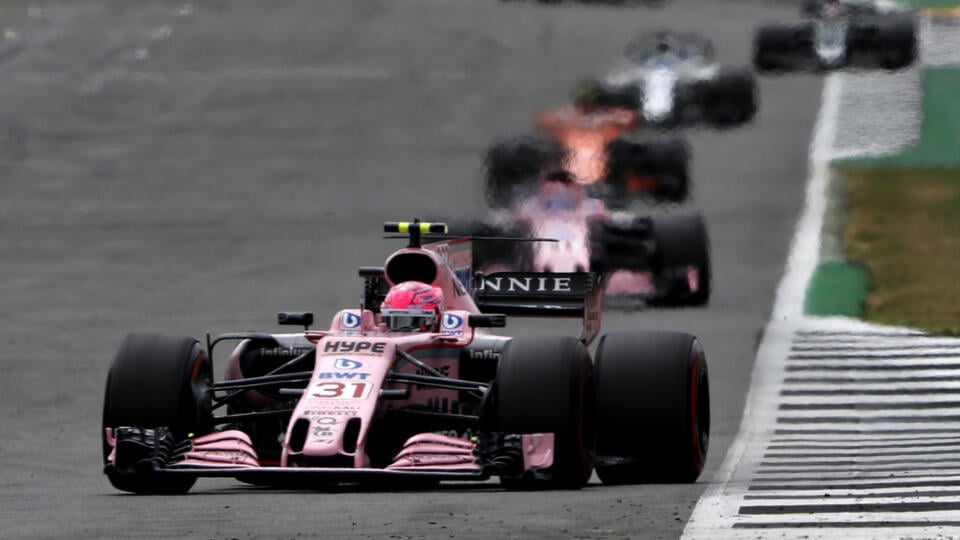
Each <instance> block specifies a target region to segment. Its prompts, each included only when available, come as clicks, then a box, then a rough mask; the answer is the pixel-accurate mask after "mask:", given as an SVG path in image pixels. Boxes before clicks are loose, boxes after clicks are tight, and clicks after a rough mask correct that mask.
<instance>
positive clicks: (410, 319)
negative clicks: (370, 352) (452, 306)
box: [380, 281, 446, 332]
mask: <svg viewBox="0 0 960 540" xmlns="http://www.w3.org/2000/svg"><path fill="white" fill-rule="evenodd" d="M444 311H446V307H445V306H444V303H443V289H441V288H440V287H431V286H430V285H427V284H426V283H423V282H422V281H404V282H403V283H398V284H397V285H394V286H393V287H391V288H390V292H388V293H387V297H386V298H385V299H384V300H383V304H381V305H380V314H381V315H382V316H383V322H384V323H385V324H386V325H387V328H389V329H390V330H391V331H393V332H426V331H430V330H432V329H435V328H436V327H437V323H438V322H439V321H440V319H441V318H442V317H443V313H444Z"/></svg>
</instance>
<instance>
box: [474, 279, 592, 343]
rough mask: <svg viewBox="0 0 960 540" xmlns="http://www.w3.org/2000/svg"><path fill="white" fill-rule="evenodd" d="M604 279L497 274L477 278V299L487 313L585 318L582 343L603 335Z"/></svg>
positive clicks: (475, 280) (475, 283) (581, 336)
mask: <svg viewBox="0 0 960 540" xmlns="http://www.w3.org/2000/svg"><path fill="white" fill-rule="evenodd" d="M600 279H601V278H600V276H599V275H598V274H594V273H592V272H569V273H549V272H497V273H494V274H488V275H484V274H480V273H477V274H475V275H474V277H473V299H474V301H475V302H476V304H477V307H479V308H480V311H483V312H485V313H503V314H505V315H514V316H520V317H570V318H577V317H582V318H583V331H582V332H581V334H580V340H581V341H583V342H584V343H586V344H589V343H590V342H592V341H593V340H594V338H596V336H597V334H598V333H599V332H600V314H601V310H602V305H601V299H602V297H603V295H602V293H601V289H602V287H601V283H600Z"/></svg>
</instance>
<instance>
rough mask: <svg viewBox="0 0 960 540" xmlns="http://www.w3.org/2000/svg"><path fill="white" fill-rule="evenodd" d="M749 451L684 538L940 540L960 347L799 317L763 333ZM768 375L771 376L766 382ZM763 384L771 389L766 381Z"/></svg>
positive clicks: (959, 414)
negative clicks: (930, 539)
mask: <svg viewBox="0 0 960 540" xmlns="http://www.w3.org/2000/svg"><path fill="white" fill-rule="evenodd" d="M770 330H771V331H774V332H779V333H780V334H781V337H783V338H784V339H782V340H777V341H780V343H779V345H777V344H773V345H772V346H771V345H770V344H768V346H767V348H766V349H767V350H766V352H776V353H778V354H776V355H774V356H769V355H767V356H764V355H761V356H759V360H758V361H759V362H766V363H768V365H767V366H766V367H763V368H760V369H758V373H757V374H755V381H756V380H758V379H759V380H764V379H767V380H768V381H769V382H772V383H773V384H772V385H768V386H772V388H773V390H772V391H764V390H763V389H762V388H760V389H759V391H758V392H755V393H754V394H753V395H752V396H751V397H752V398H753V399H751V402H750V408H751V410H750V411H748V413H747V417H746V418H745V422H746V419H747V418H750V419H752V420H753V424H752V425H749V426H748V425H747V424H746V423H745V425H744V430H745V433H742V434H741V438H742V439H743V440H745V441H747V443H746V444H745V445H742V446H740V447H738V448H736V449H735V450H734V451H731V456H728V463H727V464H725V465H728V464H729V466H728V467H725V471H723V472H722V476H721V478H722V480H723V481H722V482H721V484H720V485H718V486H712V487H711V489H710V490H708V492H707V495H705V497H704V498H703V499H702V500H701V502H700V504H699V505H698V507H697V509H696V510H695V512H694V515H693V517H692V518H691V521H690V523H689V524H688V526H687V529H686V531H685V535H684V536H685V537H687V538H749V537H756V536H757V535H758V534H759V535H768V534H771V533H773V532H774V531H775V532H776V534H777V536H778V537H787V538H791V537H807V538H809V537H817V536H836V535H839V534H843V535H844V536H847V537H865V538H873V537H890V536H895V535H903V534H911V535H937V534H943V533H944V532H945V531H948V530H949V528H950V527H955V526H958V525H960V519H958V517H957V514H956V511H957V510H960V461H958V460H957V459H956V455H957V453H958V452H960V393H958V389H960V339H957V338H946V337H938V336H932V335H928V334H923V333H919V332H913V331H908V330H897V329H889V328H886V327H878V326H869V325H865V324H862V323H857V322H852V321H841V322H837V321H831V320H815V319H807V320H803V321H800V322H798V323H785V324H782V325H771V328H770ZM771 373H772V374H775V375H776V376H775V377H770V374H771ZM771 379H772V380H771Z"/></svg>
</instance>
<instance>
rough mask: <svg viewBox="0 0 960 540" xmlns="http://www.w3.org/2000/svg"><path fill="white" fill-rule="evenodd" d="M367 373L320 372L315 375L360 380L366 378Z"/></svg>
mask: <svg viewBox="0 0 960 540" xmlns="http://www.w3.org/2000/svg"><path fill="white" fill-rule="evenodd" d="M369 376H370V374H369V373H340V372H333V373H320V374H319V375H317V378H318V379H360V380H361V381H365V380H367V377H369Z"/></svg>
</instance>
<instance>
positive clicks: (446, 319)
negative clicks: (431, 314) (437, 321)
mask: <svg viewBox="0 0 960 540" xmlns="http://www.w3.org/2000/svg"><path fill="white" fill-rule="evenodd" d="M461 326H463V317H461V316H459V315H454V314H453V313H447V314H446V315H444V316H443V328H444V329H446V330H456V329H458V328H460V327H461Z"/></svg>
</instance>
